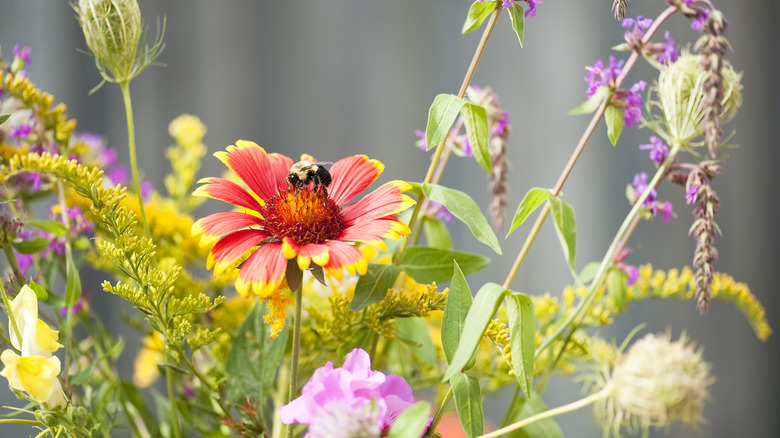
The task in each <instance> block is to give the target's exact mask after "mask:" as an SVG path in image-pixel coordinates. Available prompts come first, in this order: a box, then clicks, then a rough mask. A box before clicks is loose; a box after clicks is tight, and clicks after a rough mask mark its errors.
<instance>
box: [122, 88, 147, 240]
mask: <svg viewBox="0 0 780 438" xmlns="http://www.w3.org/2000/svg"><path fill="white" fill-rule="evenodd" d="M119 86H120V87H121V88H122V99H123V100H124V102H125V114H126V115H127V143H128V147H129V149H130V168H131V170H132V172H133V190H134V191H135V196H136V197H137V198H138V209H139V210H141V223H142V224H143V226H144V235H145V236H147V237H150V236H151V235H152V234H151V232H150V231H149V223H148V222H146V211H145V210H144V198H143V196H142V195H141V180H140V178H139V176H138V161H137V160H136V156H135V124H134V122H133V103H132V101H131V100H130V83H129V82H122V83H120V84H119Z"/></svg>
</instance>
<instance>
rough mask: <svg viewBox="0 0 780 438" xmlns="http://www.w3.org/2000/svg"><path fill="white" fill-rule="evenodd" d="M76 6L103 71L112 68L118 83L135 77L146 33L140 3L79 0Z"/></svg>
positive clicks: (85, 34)
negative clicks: (136, 59)
mask: <svg viewBox="0 0 780 438" xmlns="http://www.w3.org/2000/svg"><path fill="white" fill-rule="evenodd" d="M75 9H76V12H77V14H78V18H79V24H80V25H81V29H82V30H83V31H84V38H85V39H86V41H87V46H88V47H89V50H90V51H91V52H92V55H93V56H94V57H95V62H96V64H98V68H99V69H100V70H101V74H103V76H104V77H106V75H105V74H104V72H103V69H108V70H109V71H110V72H111V74H113V75H114V78H115V80H116V81H117V82H122V81H124V80H129V79H131V76H132V73H133V66H134V64H135V58H136V52H137V50H138V42H139V40H140V39H141V33H142V25H141V10H140V9H139V8H138V2H137V1H136V0H79V1H78V3H77V4H76V5H75ZM106 79H108V78H106Z"/></svg>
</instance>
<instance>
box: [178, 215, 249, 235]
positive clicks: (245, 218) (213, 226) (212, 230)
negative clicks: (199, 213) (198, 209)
mask: <svg viewBox="0 0 780 438" xmlns="http://www.w3.org/2000/svg"><path fill="white" fill-rule="evenodd" d="M253 225H262V219H260V218H259V217H257V216H253V215H251V214H246V213H239V212H235V211H229V212H223V213H214V214H211V215H208V216H206V217H204V218H202V219H198V221H197V222H195V223H194V224H193V225H192V234H193V235H196V236H197V235H200V234H205V235H207V236H209V237H221V236H224V235H225V234H228V233H231V232H233V231H236V230H240V229H241V228H246V227H251V226H253Z"/></svg>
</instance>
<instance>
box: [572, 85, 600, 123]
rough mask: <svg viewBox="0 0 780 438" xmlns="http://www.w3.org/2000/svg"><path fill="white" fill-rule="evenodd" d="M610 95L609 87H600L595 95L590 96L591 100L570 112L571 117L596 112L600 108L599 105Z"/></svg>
mask: <svg viewBox="0 0 780 438" xmlns="http://www.w3.org/2000/svg"><path fill="white" fill-rule="evenodd" d="M608 94H609V87H607V86H606V85H603V86H601V87H598V88H597V89H596V92H595V93H593V95H592V96H590V98H588V100H586V101H585V102H584V103H583V104H582V105H580V106H578V107H577V108H574V109H573V110H571V111H569V115H572V116H574V115H578V114H590V113H592V112H593V111H596V110H597V109H598V108H599V105H601V102H602V101H603V100H604V98H605V97H607V95H608Z"/></svg>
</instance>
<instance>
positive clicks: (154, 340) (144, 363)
mask: <svg viewBox="0 0 780 438" xmlns="http://www.w3.org/2000/svg"><path fill="white" fill-rule="evenodd" d="M141 343H142V346H141V350H140V351H139V352H138V356H136V358H135V370H134V371H133V383H134V384H135V386H137V387H139V388H146V387H148V386H150V385H152V384H153V383H154V382H156V381H157V379H158V378H159V377H160V369H159V368H158V367H157V364H160V363H162V361H163V351H164V350H165V339H163V337H162V335H161V334H160V332H157V331H156V332H154V333H152V334H151V335H149V336H146V337H144V338H143V339H142V340H141Z"/></svg>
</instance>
